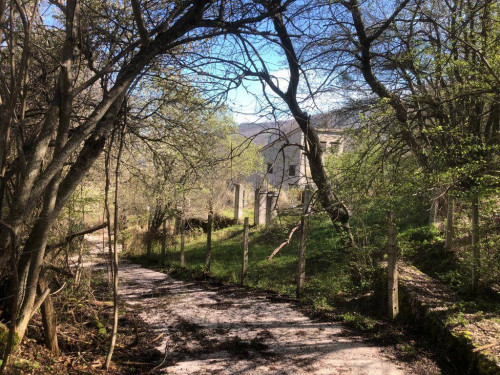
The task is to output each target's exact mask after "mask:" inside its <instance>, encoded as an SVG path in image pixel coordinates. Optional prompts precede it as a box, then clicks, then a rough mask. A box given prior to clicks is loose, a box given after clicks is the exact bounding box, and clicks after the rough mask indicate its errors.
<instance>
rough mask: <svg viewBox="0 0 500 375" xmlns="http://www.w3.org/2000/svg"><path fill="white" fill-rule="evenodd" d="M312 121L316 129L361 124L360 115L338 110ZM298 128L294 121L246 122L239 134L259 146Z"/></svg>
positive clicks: (313, 118) (239, 129) (349, 126)
mask: <svg viewBox="0 0 500 375" xmlns="http://www.w3.org/2000/svg"><path fill="white" fill-rule="evenodd" d="M311 121H312V124H313V126H314V127H316V128H329V129H345V128H351V127H356V126H357V125H358V124H359V115H358V114H356V113H354V112H348V111H343V110H337V111H332V112H329V113H321V114H318V115H314V116H312V117H311ZM298 126H299V125H298V124H297V122H296V121H295V120H294V119H289V120H284V121H278V122H275V121H266V122H260V123H252V122H244V123H241V124H239V125H238V133H239V134H241V135H243V136H245V137H247V138H252V142H254V143H256V144H258V145H266V144H267V143H268V140H269V137H271V139H272V140H275V139H277V138H278V137H280V136H282V135H284V134H288V133H290V132H291V131H293V130H295V129H297V128H298Z"/></svg>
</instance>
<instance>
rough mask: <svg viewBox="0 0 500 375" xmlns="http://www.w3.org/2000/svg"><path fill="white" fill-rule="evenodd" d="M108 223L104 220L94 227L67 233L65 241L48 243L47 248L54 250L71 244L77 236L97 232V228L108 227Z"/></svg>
mask: <svg viewBox="0 0 500 375" xmlns="http://www.w3.org/2000/svg"><path fill="white" fill-rule="evenodd" d="M107 225H108V222H104V223H101V224H99V225H96V226H94V227H91V228H88V229H85V230H82V231H80V232H76V233H71V234H69V235H67V236H66V237H65V238H64V240H63V241H61V242H59V243H56V244H52V245H47V250H53V249H57V248H59V247H63V246H66V245H69V244H70V242H71V241H73V239H75V238H76V237H81V236H85V235H86V234H89V233H92V232H95V231H96V230H99V229H103V228H106V226H107Z"/></svg>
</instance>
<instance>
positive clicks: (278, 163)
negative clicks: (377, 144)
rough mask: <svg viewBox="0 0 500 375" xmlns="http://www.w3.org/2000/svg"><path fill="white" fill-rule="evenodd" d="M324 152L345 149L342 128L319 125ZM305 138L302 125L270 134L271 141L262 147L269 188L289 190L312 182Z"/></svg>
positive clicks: (266, 183)
mask: <svg viewBox="0 0 500 375" xmlns="http://www.w3.org/2000/svg"><path fill="white" fill-rule="evenodd" d="M316 132H317V133H318V137H319V140H320V143H321V148H322V149H323V152H324V156H326V155H327V154H329V153H336V154H338V153H341V152H343V150H344V139H343V131H342V129H335V128H316ZM304 150H305V139H304V134H303V133H302V131H301V129H300V128H298V127H296V128H294V129H292V130H291V131H290V132H288V133H285V134H280V135H275V136H273V135H270V136H269V141H268V144H267V145H265V146H263V147H262V148H261V154H262V156H263V158H264V161H265V166H266V171H265V177H264V178H263V183H264V185H266V186H265V187H266V188H267V189H283V190H287V189H290V188H294V187H301V186H302V187H303V186H305V185H306V184H307V183H308V182H309V183H310V176H311V173H310V171H309V164H308V161H307V157H306V155H305V153H304Z"/></svg>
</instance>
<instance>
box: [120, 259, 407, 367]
mask: <svg viewBox="0 0 500 375" xmlns="http://www.w3.org/2000/svg"><path fill="white" fill-rule="evenodd" d="M120 280H121V281H120V283H121V292H120V294H121V300H122V301H123V302H125V303H126V305H127V306H128V308H130V309H134V310H135V311H136V313H137V314H139V316H140V317H141V318H142V319H144V320H145V321H146V322H147V323H149V324H151V326H152V327H154V330H155V331H157V333H158V336H157V337H156V338H152V341H153V340H154V339H156V341H154V343H153V344H152V345H155V346H157V348H158V350H160V351H161V352H162V353H165V361H164V363H163V365H162V366H160V367H159V368H158V369H157V371H156V373H160V374H161V373H164V374H167V373H168V374H342V375H348V374H352V375H399V374H408V373H410V371H409V369H406V368H405V367H403V365H402V364H400V363H397V362H396V361H395V360H394V359H392V358H390V357H389V355H388V354H387V353H384V352H383V350H382V349H381V348H379V347H377V346H373V345H370V344H366V343H363V342H360V341H357V340H355V339H353V338H350V337H346V336H343V335H342V334H341V330H342V327H341V326H340V325H338V324H335V323H324V322H323V323H322V322H314V321H312V320H311V319H309V318H308V317H306V316H305V315H303V314H302V313H301V312H299V311H297V310H296V309H295V308H294V307H293V306H292V305H291V304H289V303H276V302H272V301H270V300H269V299H268V298H266V295H265V294H260V293H251V292H249V291H247V290H245V289H243V288H239V287H223V288H218V287H216V286H210V285H200V284H197V283H189V282H183V281H178V280H174V279H172V278H171V277H169V276H167V275H165V274H163V273H160V272H156V271H152V270H150V269H147V268H144V267H142V266H139V265H137V264H133V263H130V262H126V261H123V262H122V263H121V265H120ZM138 360H140V359H138Z"/></svg>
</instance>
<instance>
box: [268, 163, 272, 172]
mask: <svg viewBox="0 0 500 375" xmlns="http://www.w3.org/2000/svg"><path fill="white" fill-rule="evenodd" d="M267 173H273V164H272V163H267Z"/></svg>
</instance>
